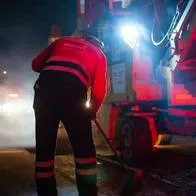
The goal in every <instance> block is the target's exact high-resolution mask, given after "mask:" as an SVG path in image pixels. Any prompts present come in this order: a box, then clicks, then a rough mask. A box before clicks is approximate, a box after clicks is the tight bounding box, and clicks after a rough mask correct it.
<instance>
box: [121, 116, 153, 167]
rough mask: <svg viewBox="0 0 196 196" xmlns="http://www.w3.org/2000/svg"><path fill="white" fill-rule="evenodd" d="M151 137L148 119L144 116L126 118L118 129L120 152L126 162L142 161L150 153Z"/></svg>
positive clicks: (151, 146) (130, 163)
mask: <svg viewBox="0 0 196 196" xmlns="http://www.w3.org/2000/svg"><path fill="white" fill-rule="evenodd" d="M152 149H153V145H152V138H151V131H150V128H149V123H148V120H146V119H145V118H132V119H131V118H129V119H126V120H125V121H124V122H123V123H122V125H121V130H120V152H121V158H122V160H123V161H124V162H125V163H126V164H128V165H132V164H136V163H142V162H143V161H144V160H145V161H146V160H147V159H148V158H150V156H151V154H152Z"/></svg>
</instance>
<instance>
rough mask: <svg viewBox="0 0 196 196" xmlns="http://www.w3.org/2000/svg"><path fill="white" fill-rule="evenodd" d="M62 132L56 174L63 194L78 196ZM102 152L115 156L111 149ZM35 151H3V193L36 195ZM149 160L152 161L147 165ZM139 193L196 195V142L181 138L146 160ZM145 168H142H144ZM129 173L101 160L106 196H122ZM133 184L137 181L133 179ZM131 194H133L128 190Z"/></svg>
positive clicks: (101, 184) (101, 181)
mask: <svg viewBox="0 0 196 196" xmlns="http://www.w3.org/2000/svg"><path fill="white" fill-rule="evenodd" d="M64 136H65V135H64V133H63V137H62V136H61V135H60V137H59V140H58V143H57V156H56V176H57V185H58V190H59V196H63V195H68V196H77V195H78V194H77V190H76V186H75V174H74V163H73V156H72V154H71V148H70V145H69V143H68V142H67V139H65V138H64ZM97 153H98V154H102V155H104V156H106V157H111V152H110V151H109V150H108V148H106V149H105V148H103V149H97ZM34 159H35V155H34V153H33V151H31V150H29V149H28V151H27V150H24V149H10V150H7V149H4V150H3V149H1V150H0V195H2V196H35V195H36V188H35V181H34ZM147 162H148V164H147ZM143 166H144V168H145V170H144V171H145V172H144V174H143V176H142V178H140V182H141V183H140V186H138V187H139V188H138V189H137V191H136V192H135V194H134V195H136V196H142V195H143V196H145V195H146V196H147V195H153V196H162V195H164V196H196V143H195V140H193V141H192V142H190V141H188V142H184V144H183V141H181V140H180V139H178V140H175V141H173V143H172V145H169V146H158V147H157V152H156V153H155V154H154V156H153V158H152V160H151V161H150V162H149V161H146V162H144V165H143ZM144 168H142V169H144ZM127 177H128V172H124V171H122V170H121V169H119V168H117V167H114V166H112V165H111V164H106V163H104V162H102V161H98V185H99V190H100V193H102V194H103V195H105V196H117V195H120V190H121V188H122V184H124V182H125V181H126V180H127ZM129 183H130V184H129V185H130V187H131V185H133V183H132V182H131V181H130V182H129ZM127 195H128V196H131V195H133V194H130V193H128V194H127Z"/></svg>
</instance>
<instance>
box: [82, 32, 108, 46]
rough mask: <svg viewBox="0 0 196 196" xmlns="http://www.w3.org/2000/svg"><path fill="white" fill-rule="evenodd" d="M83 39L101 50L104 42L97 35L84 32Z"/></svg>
mask: <svg viewBox="0 0 196 196" xmlns="http://www.w3.org/2000/svg"><path fill="white" fill-rule="evenodd" d="M84 39H85V40H87V41H88V42H90V43H92V44H93V45H95V46H97V47H99V48H100V49H101V50H103V49H104V43H103V42H102V41H100V40H99V39H98V38H97V37H95V36H93V35H90V34H84Z"/></svg>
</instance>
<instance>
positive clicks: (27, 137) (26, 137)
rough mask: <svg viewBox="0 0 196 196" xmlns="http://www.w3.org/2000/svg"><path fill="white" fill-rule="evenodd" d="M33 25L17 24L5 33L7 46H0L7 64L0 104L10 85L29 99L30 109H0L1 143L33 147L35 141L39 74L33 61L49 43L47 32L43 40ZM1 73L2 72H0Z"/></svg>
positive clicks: (0, 60) (1, 58) (0, 85)
mask: <svg viewBox="0 0 196 196" xmlns="http://www.w3.org/2000/svg"><path fill="white" fill-rule="evenodd" d="M32 29H33V28H32V27H30V26H28V25H27V26H26V27H25V26H24V25H23V26H17V27H13V28H12V29H10V30H9V32H8V33H7V35H6V33H4V34H5V35H6V36H4V39H5V42H6V43H7V44H8V46H7V45H6V44H4V46H5V47H3V48H2V47H1V54H0V72H1V71H2V70H1V69H2V67H1V65H3V66H4V67H6V71H7V74H6V78H5V79H4V78H1V79H3V80H4V81H3V82H0V95H1V97H0V105H1V104H2V103H3V102H5V99H3V97H4V98H5V94H6V93H7V90H8V89H12V90H13V91H14V93H18V94H19V98H20V99H21V100H24V101H26V102H27V103H28V105H29V109H31V112H21V113H18V114H17V113H13V114H12V113H9V114H6V113H0V147H32V146H34V145H35V134H34V132H35V119H34V113H33V109H32V107H33V96H34V91H33V85H34V82H35V80H36V78H37V77H38V75H37V74H36V73H34V72H33V71H32V70H31V61H32V59H33V58H34V57H35V56H36V55H37V54H38V52H39V51H40V50H41V49H42V48H43V47H45V45H46V44H47V36H46V37H45V39H43V40H44V41H45V43H46V44H44V41H42V42H40V40H41V39H40V38H39V39H38V38H37V37H36V36H35V35H34V32H33V30H32ZM1 77H2V76H1Z"/></svg>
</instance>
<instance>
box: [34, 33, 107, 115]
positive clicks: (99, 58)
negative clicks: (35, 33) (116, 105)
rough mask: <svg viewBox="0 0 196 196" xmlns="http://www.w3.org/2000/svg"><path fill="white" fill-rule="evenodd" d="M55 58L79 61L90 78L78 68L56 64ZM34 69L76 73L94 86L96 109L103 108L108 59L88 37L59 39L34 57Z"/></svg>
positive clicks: (36, 70)
mask: <svg viewBox="0 0 196 196" xmlns="http://www.w3.org/2000/svg"><path fill="white" fill-rule="evenodd" d="M51 62H70V63H73V64H74V65H78V66H80V67H81V69H82V70H83V71H84V72H85V74H86V75H87V76H88V80H87V79H86V77H84V74H82V73H81V72H80V71H78V70H77V69H74V68H72V67H65V66H61V65H52V64H51ZM48 63H49V65H47V64H48ZM32 69H33V70H34V71H35V72H41V71H44V70H57V71H65V72H70V73H72V74H74V75H76V76H77V77H78V78H79V79H80V80H81V81H82V82H83V83H84V84H85V85H86V87H87V88H89V87H91V100H92V103H93V105H94V110H95V112H97V111H98V109H99V108H100V106H101V104H102V102H103V100H104V97H105V94H106V71H107V59H106V57H105V55H104V53H103V52H102V51H101V50H100V49H99V48H97V47H96V46H94V45H93V44H91V43H89V42H88V41H86V40H84V39H82V38H75V37H65V38H62V39H59V40H56V41H55V42H53V43H52V44H51V45H50V46H48V47H47V48H46V49H44V50H43V51H42V52H41V53H40V54H39V55H38V56H37V57H36V58H35V59H34V60H33V62H32Z"/></svg>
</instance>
